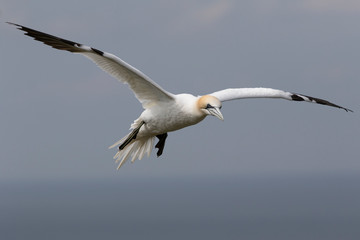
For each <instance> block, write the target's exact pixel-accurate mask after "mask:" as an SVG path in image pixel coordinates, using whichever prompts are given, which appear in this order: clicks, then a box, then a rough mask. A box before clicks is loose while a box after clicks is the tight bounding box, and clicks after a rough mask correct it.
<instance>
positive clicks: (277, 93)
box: [210, 88, 352, 112]
mask: <svg viewBox="0 0 360 240" xmlns="http://www.w3.org/2000/svg"><path fill="white" fill-rule="evenodd" d="M210 95H212V96H214V97H217V98H218V99H219V100H220V101H222V102H224V101H229V100H234V99H241V98H283V99H287V100H291V101H305V102H311V103H318V104H322V105H327V106H331V107H337V108H341V109H344V110H345V111H347V112H348V111H349V112H352V110H350V109H348V108H344V107H341V106H339V105H336V104H334V103H331V102H328V101H326V100H323V99H320V98H314V97H310V96H306V95H302V94H297V93H291V92H285V91H282V90H278V89H272V88H229V89H224V90H221V91H217V92H214V93H211V94H210Z"/></svg>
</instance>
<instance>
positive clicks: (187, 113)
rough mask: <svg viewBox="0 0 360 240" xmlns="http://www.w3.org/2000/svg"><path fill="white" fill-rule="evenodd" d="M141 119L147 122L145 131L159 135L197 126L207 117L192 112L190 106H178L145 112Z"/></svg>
mask: <svg viewBox="0 0 360 240" xmlns="http://www.w3.org/2000/svg"><path fill="white" fill-rule="evenodd" d="M141 117H142V118H143V119H144V121H145V127H144V130H145V131H146V132H147V133H148V134H151V135H157V134H162V133H166V132H171V131H176V130H179V129H181V128H184V127H188V126H191V125H194V124H197V123H198V122H200V121H201V120H203V119H204V118H205V115H203V114H200V113H198V112H194V111H192V109H191V108H190V107H189V106H185V107H184V106H183V105H179V104H178V105H170V106H162V107H161V108H160V107H159V108H152V109H149V110H145V111H144V112H143V114H142V116H141Z"/></svg>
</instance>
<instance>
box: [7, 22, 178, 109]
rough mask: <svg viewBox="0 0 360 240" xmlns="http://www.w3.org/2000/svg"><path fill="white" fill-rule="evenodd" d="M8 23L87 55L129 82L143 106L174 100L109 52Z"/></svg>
mask: <svg viewBox="0 0 360 240" xmlns="http://www.w3.org/2000/svg"><path fill="white" fill-rule="evenodd" d="M8 23H9V24H12V25H15V26H16V27H17V28H18V29H20V30H22V31H24V32H25V35H28V36H30V37H33V38H34V39H35V40H37V41H40V42H43V43H45V44H46V45H49V46H51V47H53V48H56V49H59V50H66V51H69V52H72V53H78V54H82V55H84V56H85V57H88V58H89V59H91V60H92V61H93V62H95V63H96V65H98V66H99V67H100V68H101V69H102V70H104V71H105V72H107V73H109V74H110V75H111V76H113V77H115V78H117V79H118V80H120V81H121V82H123V83H127V84H129V86H130V88H131V90H132V91H133V92H134V93H135V96H136V98H137V99H138V100H139V101H140V102H141V104H142V105H143V107H144V108H146V107H147V106H149V104H152V103H154V102H158V101H171V100H174V95H173V94H171V93H169V92H167V91H165V90H164V89H162V88H161V87H160V86H159V85H158V84H156V83H155V82H154V81H152V80H151V79H150V78H149V77H147V76H146V75H145V74H143V73H142V72H141V71H139V70H137V69H136V68H134V67H132V66H131V65H129V64H127V63H126V62H124V61H123V60H121V59H120V58H118V57H116V56H115V55H113V54H111V53H106V52H103V51H100V50H98V49H95V48H92V47H88V46H85V45H83V44H80V43H76V42H73V41H69V40H66V39H62V38H59V37H56V36H53V35H50V34H47V33H43V32H39V31H36V30H34V29H31V28H27V27H24V26H21V25H19V24H15V23H10V22H8Z"/></svg>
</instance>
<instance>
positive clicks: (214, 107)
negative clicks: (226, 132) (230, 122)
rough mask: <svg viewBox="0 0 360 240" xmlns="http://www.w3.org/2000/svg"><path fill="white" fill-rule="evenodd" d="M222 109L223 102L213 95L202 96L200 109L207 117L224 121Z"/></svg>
mask: <svg viewBox="0 0 360 240" xmlns="http://www.w3.org/2000/svg"><path fill="white" fill-rule="evenodd" d="M221 107H222V104H221V101H220V100H219V99H217V98H216V97H214V96H211V95H205V96H202V97H200V98H199V100H198V108H199V109H200V111H201V112H203V113H205V114H206V115H213V116H215V117H217V118H219V119H220V120H224V117H223V115H222V114H221V112H220V109H221Z"/></svg>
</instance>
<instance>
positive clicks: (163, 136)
mask: <svg viewBox="0 0 360 240" xmlns="http://www.w3.org/2000/svg"><path fill="white" fill-rule="evenodd" d="M167 136H168V134H167V133H163V134H160V135H156V137H157V138H158V139H159V142H158V143H157V144H156V145H155V148H158V149H159V150H158V151H157V153H156V155H157V156H158V157H160V156H161V154H162V153H163V150H164V147H165V140H166V138H167Z"/></svg>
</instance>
